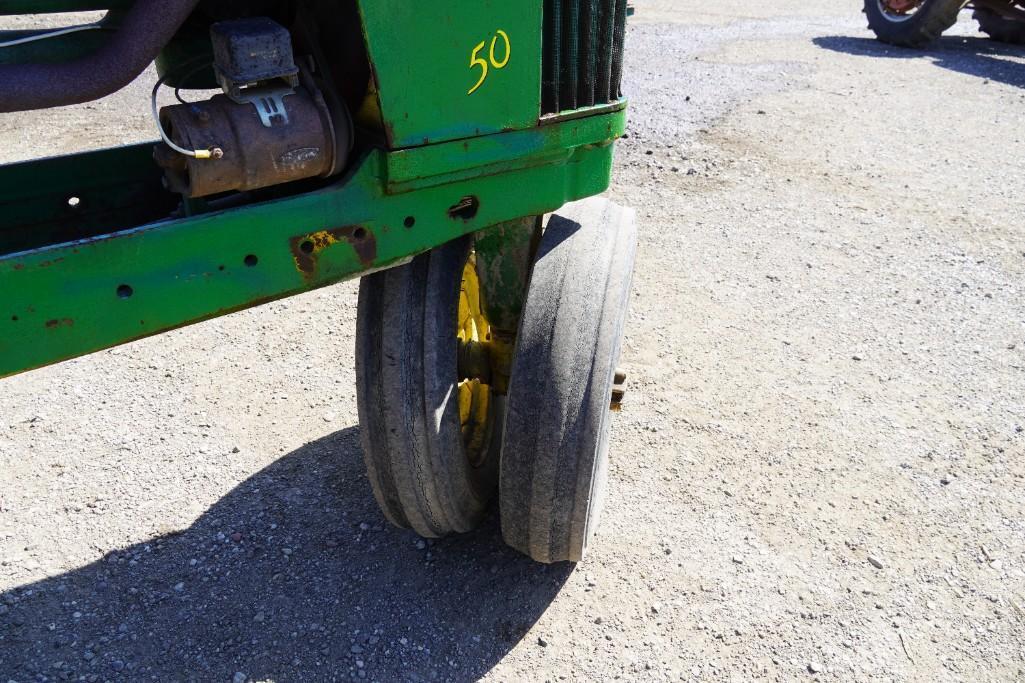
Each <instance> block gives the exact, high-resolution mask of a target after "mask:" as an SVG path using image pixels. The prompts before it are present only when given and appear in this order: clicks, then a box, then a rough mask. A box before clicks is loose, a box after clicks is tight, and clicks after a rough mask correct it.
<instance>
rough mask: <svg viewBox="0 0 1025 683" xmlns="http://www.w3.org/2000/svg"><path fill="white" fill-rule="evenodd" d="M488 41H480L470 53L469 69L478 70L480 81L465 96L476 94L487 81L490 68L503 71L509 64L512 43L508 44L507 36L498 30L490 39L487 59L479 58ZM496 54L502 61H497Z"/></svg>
mask: <svg viewBox="0 0 1025 683" xmlns="http://www.w3.org/2000/svg"><path fill="white" fill-rule="evenodd" d="M499 39H501V41H502V43H503V45H502V46H501V47H499ZM487 44H488V41H486V40H482V41H481V42H480V44H479V45H477V47H475V48H473V52H471V53H470V69H471V70H474V69H477V68H479V69H480V79H479V80H478V81H477V84H476V85H475V86H473V87H472V88H470V91H469V92H468V93H466V94H467V95H472V94H473V93H475V92H477V89H478V88H480V87H481V86H482V85H484V81H486V80H488V74H489V73H490V70H491V68H494V69H504V68H505V65H506V64H508V63H509V57H511V56H512V43H511V42H509V34H508V33H506V32H505V31H503V30H502V29H498V30H497V31H495V36H494V37H493V38H492V39H491V49H490V50H489V51H488V58H487V59H484V57H482V56H481V52H483V51H484V48H485V46H487ZM496 53H497V54H500V55H502V59H501V60H499V59H498V58H497V57H496Z"/></svg>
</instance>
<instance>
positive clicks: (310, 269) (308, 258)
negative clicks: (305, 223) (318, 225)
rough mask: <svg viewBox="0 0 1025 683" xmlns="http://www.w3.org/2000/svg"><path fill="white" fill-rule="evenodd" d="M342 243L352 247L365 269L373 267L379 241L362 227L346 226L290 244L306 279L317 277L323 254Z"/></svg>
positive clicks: (293, 255) (297, 265) (293, 239)
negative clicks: (329, 248) (319, 262)
mask: <svg viewBox="0 0 1025 683" xmlns="http://www.w3.org/2000/svg"><path fill="white" fill-rule="evenodd" d="M340 242H346V243H348V244H349V245H350V246H351V247H352V249H353V251H354V252H355V253H356V258H357V259H359V262H360V264H361V265H363V266H364V267H367V268H369V267H371V266H372V265H373V263H374V260H375V259H376V258H377V239H376V238H375V237H374V234H373V233H372V232H371V231H370V230H368V229H367V228H366V227H364V226H362V225H346V226H344V227H341V228H331V229H330V230H318V231H317V232H313V233H310V234H308V235H299V236H298V237H293V238H292V239H291V240H290V242H289V244H290V247H291V250H292V257H293V258H294V259H295V267H296V268H297V269H298V270H299V272H300V273H302V274H303V276H304V277H307V278H313V277H315V276H316V275H317V264H318V261H319V257H320V255H321V253H322V252H323V251H324V250H325V249H327V248H328V247H331V246H333V245H335V244H338V243H340Z"/></svg>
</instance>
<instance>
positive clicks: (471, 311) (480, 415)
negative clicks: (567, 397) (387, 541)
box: [456, 252, 491, 467]
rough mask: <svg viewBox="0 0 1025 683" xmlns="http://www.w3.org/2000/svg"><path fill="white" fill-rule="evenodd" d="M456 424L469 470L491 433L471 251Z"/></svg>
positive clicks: (463, 294)
mask: <svg viewBox="0 0 1025 683" xmlns="http://www.w3.org/2000/svg"><path fill="white" fill-rule="evenodd" d="M456 337H457V338H458V341H459V348H460V353H459V386H458V391H459V424H460V427H461V429H462V434H463V448H464V450H465V452H466V457H467V459H468V460H469V461H470V464H471V465H472V466H473V467H480V466H481V465H483V464H484V462H485V461H486V460H487V455H488V448H487V446H488V442H489V435H490V430H491V385H490V383H489V382H488V374H489V373H488V367H487V366H488V364H489V363H488V358H487V343H488V342H489V341H490V340H491V324H490V323H489V322H488V318H487V316H486V315H485V314H484V308H483V306H482V305H481V299H480V280H479V279H478V276H477V259H476V257H475V256H474V254H473V253H472V252H471V253H470V257H469V258H468V259H467V261H466V265H465V266H463V276H462V282H461V283H460V289H459V321H458V325H457V331H456Z"/></svg>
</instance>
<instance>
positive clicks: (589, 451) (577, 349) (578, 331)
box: [499, 199, 637, 562]
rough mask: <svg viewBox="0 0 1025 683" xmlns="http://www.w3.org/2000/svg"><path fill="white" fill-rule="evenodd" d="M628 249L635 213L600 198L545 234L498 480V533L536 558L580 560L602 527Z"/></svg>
mask: <svg viewBox="0 0 1025 683" xmlns="http://www.w3.org/2000/svg"><path fill="white" fill-rule="evenodd" d="M636 250H637V229H636V226H635V224H634V217H633V212H632V211H631V210H629V209H624V208H622V207H619V206H616V205H615V204H612V203H611V202H609V201H607V200H604V199H590V200H585V201H583V202H576V203H574V204H569V205H567V206H565V207H564V208H563V209H562V210H561V211H560V212H559V213H558V214H557V215H555V216H552V218H551V219H550V220H549V222H548V226H547V228H546V229H545V231H544V235H543V237H542V238H541V245H540V248H539V250H538V253H537V257H536V259H535V262H534V270H533V273H532V275H531V280H530V287H529V289H528V291H527V299H526V303H525V305H524V308H523V317H522V319H521V321H520V328H519V333H518V335H517V339H516V350H515V353H514V356H513V365H512V374H511V379H510V383H509V395H508V406H507V412H506V422H505V434H504V437H503V440H502V461H501V476H500V482H499V502H500V506H501V512H502V536H503V537H504V539H505V541H506V543H508V544H509V545H510V546H512V547H513V548H516V549H517V550H519V551H521V552H523V553H525V554H527V555H529V556H530V557H532V558H533V559H534V560H536V561H538V562H559V561H564V560H569V561H573V562H576V561H579V560H580V559H582V558H583V556H584V552H585V550H586V548H587V545H588V542H589V540H590V538H591V536H592V534H593V533H594V530H595V527H596V525H597V523H598V518H599V515H600V512H601V508H602V502H603V498H604V492H605V483H606V479H607V469H608V467H607V465H608V449H609V424H610V419H609V416H610V413H611V411H610V408H609V406H610V399H611V394H612V385H613V376H614V373H615V370H616V362H617V360H618V358H619V352H620V347H621V344H622V340H623V330H624V327H625V325H626V314H627V303H628V301H629V293H630V281H631V278H632V274H633V265H634V255H635V253H636Z"/></svg>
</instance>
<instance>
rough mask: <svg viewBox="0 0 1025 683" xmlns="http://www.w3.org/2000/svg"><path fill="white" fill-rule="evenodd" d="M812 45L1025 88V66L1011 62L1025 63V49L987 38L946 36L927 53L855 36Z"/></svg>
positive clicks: (826, 38)
mask: <svg viewBox="0 0 1025 683" xmlns="http://www.w3.org/2000/svg"><path fill="white" fill-rule="evenodd" d="M812 42H813V43H815V45H817V46H819V47H821V48H823V49H826V50H832V51H833V52H843V53H846V54H850V55H856V56H859V57H880V58H884V59H927V60H929V61H931V62H933V63H934V64H936V65H937V66H939V67H942V68H944V69H950V70H951V71H956V72H958V73H963V74H967V75H969V76H975V77H977V78H984V79H988V80H990V81H995V82H998V83H1005V84H1007V85H1012V86H1015V87H1018V88H1025V63H1022V62H1017V61H1011V60H1009V59H1007V58H1008V57H1011V58H1018V59H1021V60H1025V47H1023V46H1018V45H1008V44H1005V43H998V42H996V41H993V40H989V39H986V38H976V37H964V36H943V37H941V38H940V39H939V40H937V41H936V42H935V43H933V44H932V45H931V46H930V47H929V48H928V49H925V50H910V49H907V48H901V47H895V46H893V45H886V44H885V43H881V42H879V41H878V40H874V39H872V38H855V37H851V36H823V37H820V38H814V39H813V40H812Z"/></svg>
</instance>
